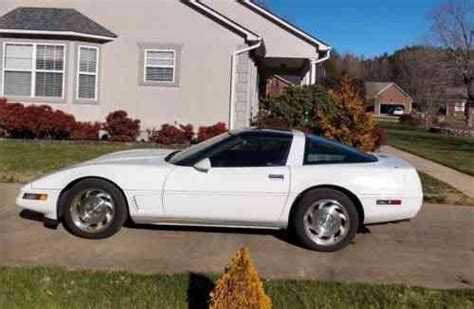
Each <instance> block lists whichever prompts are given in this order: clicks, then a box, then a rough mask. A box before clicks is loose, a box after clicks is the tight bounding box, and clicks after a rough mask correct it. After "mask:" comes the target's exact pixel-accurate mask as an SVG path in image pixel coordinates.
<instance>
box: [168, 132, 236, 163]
mask: <svg viewBox="0 0 474 309" xmlns="http://www.w3.org/2000/svg"><path fill="white" fill-rule="evenodd" d="M230 136H231V135H230V134H229V133H223V134H221V135H217V136H215V137H213V138H211V139H208V140H207V141H204V142H201V143H199V144H196V145H194V146H191V147H189V148H186V149H184V150H182V151H179V152H174V153H172V154H171V155H170V156H168V157H167V158H166V161H167V162H169V163H171V164H177V165H180V164H181V163H182V162H188V161H192V160H193V158H195V157H196V156H199V154H200V153H201V152H203V151H205V150H206V149H208V148H210V147H212V146H214V145H216V144H218V143H220V142H222V141H224V140H225V139H227V138H229V137H230Z"/></svg>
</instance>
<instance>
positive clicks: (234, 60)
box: [229, 38, 263, 130]
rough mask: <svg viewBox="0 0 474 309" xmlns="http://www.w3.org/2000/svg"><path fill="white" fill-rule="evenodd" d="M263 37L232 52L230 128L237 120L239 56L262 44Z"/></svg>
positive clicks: (232, 127)
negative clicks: (236, 73) (236, 92)
mask: <svg viewBox="0 0 474 309" xmlns="http://www.w3.org/2000/svg"><path fill="white" fill-rule="evenodd" d="M262 43H263V39H262V38H258V39H257V42H256V43H255V44H253V45H251V46H249V47H246V48H243V49H239V50H236V51H235V52H233V53H232V60H231V69H230V76H231V77H230V104H229V108H230V111H229V129H230V130H232V129H234V120H235V113H234V108H235V102H234V101H235V72H236V71H237V57H238V56H239V55H241V54H243V53H246V52H250V51H252V50H255V49H257V48H259V47H260V46H262Z"/></svg>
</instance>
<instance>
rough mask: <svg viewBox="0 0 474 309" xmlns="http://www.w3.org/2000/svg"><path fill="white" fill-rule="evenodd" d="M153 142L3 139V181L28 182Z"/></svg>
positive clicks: (0, 151) (0, 166) (0, 154)
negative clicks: (57, 141)
mask: <svg viewBox="0 0 474 309" xmlns="http://www.w3.org/2000/svg"><path fill="white" fill-rule="evenodd" d="M152 146H153V144H143V145H141V144H140V146H137V144H125V143H121V144H119V143H117V144H114V143H54V142H37V141H21V140H0V182H22V183H24V182H28V181H31V180H32V179H34V178H36V177H38V176H39V175H42V174H44V173H47V172H50V171H53V170H57V169H59V168H62V167H64V166H68V165H71V164H74V163H78V162H83V161H86V160H90V159H93V158H96V157H98V156H101V155H103V154H106V153H110V152H114V151H119V150H124V149H130V148H133V147H135V148H136V147H152Z"/></svg>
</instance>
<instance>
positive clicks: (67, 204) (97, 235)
mask: <svg viewBox="0 0 474 309" xmlns="http://www.w3.org/2000/svg"><path fill="white" fill-rule="evenodd" d="M89 189H98V190H101V191H103V192H106V193H108V194H109V195H110V197H111V198H112V200H113V203H114V207H115V212H114V216H113V218H112V219H111V221H110V223H109V224H108V226H107V227H106V228H105V229H104V230H101V231H97V232H89V231H85V230H83V229H81V228H79V227H78V226H76V224H75V223H74V220H73V218H72V206H73V205H72V202H73V201H74V199H75V198H76V196H77V195H79V194H81V192H83V191H84V190H89ZM59 207H63V208H62V209H63V213H64V217H63V225H64V227H65V228H66V229H67V230H68V231H69V232H71V233H72V234H74V235H76V236H78V237H81V238H88V239H103V238H107V237H110V236H112V235H114V234H115V233H117V232H118V231H119V230H120V228H121V227H122V226H123V224H124V223H125V221H126V220H127V218H128V210H127V201H126V199H125V197H124V195H123V193H122V191H120V189H119V188H117V186H115V185H114V184H112V183H110V182H108V181H105V180H102V179H95V178H91V179H84V180H82V181H79V182H78V183H76V184H74V185H73V186H72V187H71V188H70V189H68V190H67V191H66V192H64V193H63V195H62V196H61V198H60V203H59Z"/></svg>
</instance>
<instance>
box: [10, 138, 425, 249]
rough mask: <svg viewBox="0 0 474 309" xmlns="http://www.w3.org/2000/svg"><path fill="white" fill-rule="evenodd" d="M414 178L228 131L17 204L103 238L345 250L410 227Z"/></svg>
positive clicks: (39, 191) (130, 154) (384, 166)
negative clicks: (384, 230) (183, 234)
mask: <svg viewBox="0 0 474 309" xmlns="http://www.w3.org/2000/svg"><path fill="white" fill-rule="evenodd" d="M422 200H423V196H422V188H421V183H420V179H419V177H418V174H417V172H416V170H415V168H413V167H412V166H411V165H409V164H408V163H406V162H404V161H402V160H401V159H399V158H397V157H394V156H389V155H383V154H365V153H361V152H359V151H357V150H355V149H353V148H350V147H346V146H343V145H341V144H338V143H335V142H332V141H328V140H326V139H324V138H321V137H318V136H314V135H305V134H303V133H301V132H295V131H293V132H285V131H274V130H259V129H245V130H240V131H231V132H228V133H225V134H222V135H219V136H217V137H214V138H212V139H210V140H207V141H205V142H203V143H200V144H197V145H194V146H192V147H190V148H187V149H185V150H182V151H174V152H170V151H168V152H165V151H163V150H157V149H146V150H131V151H123V152H117V153H113V154H110V155H105V156H103V157H99V158H97V159H94V160H91V161H88V162H85V163H82V164H78V165H75V166H72V167H69V168H66V169H63V170H60V171H57V172H54V173H52V174H49V175H46V176H44V177H42V178H40V179H38V180H35V181H33V182H31V183H29V184H27V185H26V186H25V187H23V188H22V189H21V193H20V195H19V196H18V199H17V204H18V206H19V207H21V208H26V209H30V210H32V211H36V212H40V213H43V214H44V222H45V224H46V225H47V226H53V227H54V226H57V224H58V223H59V222H60V221H62V222H63V224H64V226H65V227H66V228H67V229H68V230H69V231H70V232H72V233H73V234H75V235H77V236H80V237H85V238H94V239H98V238H105V237H109V236H111V235H113V234H115V233H116V232H117V231H118V230H119V229H120V228H121V227H122V225H123V224H124V222H125V220H127V218H130V219H131V220H132V221H133V222H136V223H151V224H170V225H202V226H223V227H244V228H265V229H288V230H289V231H290V232H292V234H294V235H295V236H296V237H297V239H298V240H299V241H300V243H301V244H302V245H303V246H305V247H307V248H309V249H313V250H318V251H335V250H338V249H341V248H343V247H345V246H346V245H347V244H348V243H349V242H350V241H351V239H352V238H353V237H354V235H355V234H356V232H357V231H358V229H359V227H360V226H361V225H362V224H373V223H382V222H390V221H399V220H406V219H410V218H412V217H414V216H415V215H416V214H417V212H418V211H419V210H420V207H421V205H422Z"/></svg>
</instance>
